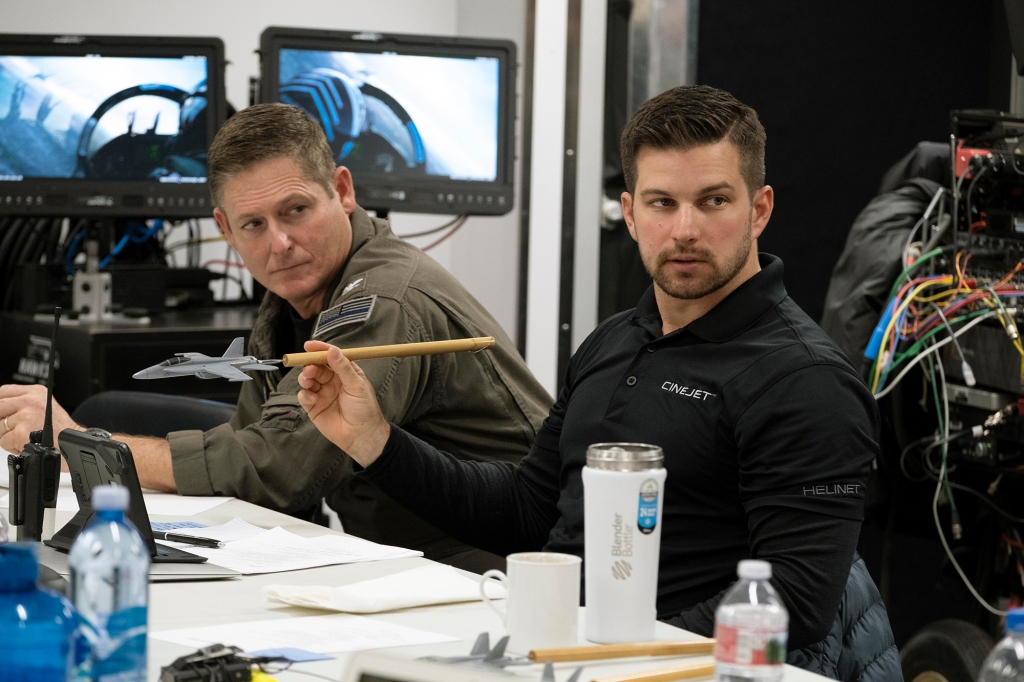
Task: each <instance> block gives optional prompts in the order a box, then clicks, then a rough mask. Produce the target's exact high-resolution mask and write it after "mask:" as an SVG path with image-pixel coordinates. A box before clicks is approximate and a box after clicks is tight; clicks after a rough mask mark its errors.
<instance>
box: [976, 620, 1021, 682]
mask: <svg viewBox="0 0 1024 682" xmlns="http://www.w3.org/2000/svg"><path fill="white" fill-rule="evenodd" d="M1021 680H1024V609H1012V610H1011V611H1010V612H1009V613H1008V614H1006V637H1005V638H1004V639H1003V641H1001V642H999V644H996V646H995V648H994V649H992V653H990V654H989V655H988V658H986V659H985V663H984V664H982V666H981V673H980V674H979V675H978V682H1020V681H1021Z"/></svg>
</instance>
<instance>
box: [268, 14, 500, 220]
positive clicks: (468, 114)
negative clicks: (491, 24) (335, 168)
mask: <svg viewBox="0 0 1024 682" xmlns="http://www.w3.org/2000/svg"><path fill="white" fill-rule="evenodd" d="M260 47H261V58H262V66H261V83H260V89H261V96H260V98H261V101H264V102H283V103H285V104H292V105H295V106H297V107H300V108H301V109H303V110H305V111H306V112H307V113H308V114H309V115H310V116H312V117H313V118H314V119H315V120H316V121H318V122H319V123H320V124H321V125H322V126H323V128H324V132H325V133H326V134H327V140H328V142H329V143H330V145H331V149H332V151H333V152H334V157H335V161H336V162H337V163H338V164H339V165H343V166H346V167H347V168H348V169H349V170H351V171H352V177H353V178H354V180H355V186H356V200H357V201H359V203H360V204H361V205H363V206H365V207H367V208H374V209H377V210H396V211H409V212H418V213H453V214H475V215H501V214H504V213H507V212H508V211H509V210H511V208H512V197H513V194H512V191H513V177H512V176H513V171H512V164H513V157H514V153H515V151H514V147H515V140H514V125H515V63H516V49H515V44H514V43H512V42H509V41H505V40H483V39H470V38H452V37H441V36H415V35H398V34H388V35H384V34H380V33H366V32H364V33H349V32H339V31H318V30H307V29H295V28H279V27H271V28H268V29H267V30H265V31H264V32H263V35H262V37H261V41H260Z"/></svg>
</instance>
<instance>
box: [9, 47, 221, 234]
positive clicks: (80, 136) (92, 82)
mask: <svg viewBox="0 0 1024 682" xmlns="http://www.w3.org/2000/svg"><path fill="white" fill-rule="evenodd" d="M223 75H224V45H223V43H222V42H221V40H220V39H219V38H166V37H152V36H145V37H142V36H139V37H125V36H117V37H111V36H68V35H64V36H50V35H10V34H0V214H17V215H54V216H79V215H104V216H131V217H154V218H188V217H203V216H208V215H210V213H211V212H212V207H211V206H210V197H209V190H208V188H207V185H206V151H207V147H208V146H209V144H210V142H211V140H212V139H213V136H214V134H215V133H216V132H217V128H218V127H219V126H220V125H221V123H223V121H224V112H225V107H226V100H225V97H224V78H223Z"/></svg>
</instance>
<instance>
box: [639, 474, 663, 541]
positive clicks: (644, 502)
mask: <svg viewBox="0 0 1024 682" xmlns="http://www.w3.org/2000/svg"><path fill="white" fill-rule="evenodd" d="M636 525H637V526H638V527H639V528H640V532H641V533H643V534H644V535H649V534H651V533H653V532H654V529H655V528H656V527H657V525H658V482H657V481H656V480H654V479H653V478H648V479H647V480H646V481H644V482H643V483H641V484H640V506H639V508H638V509H637V514H636Z"/></svg>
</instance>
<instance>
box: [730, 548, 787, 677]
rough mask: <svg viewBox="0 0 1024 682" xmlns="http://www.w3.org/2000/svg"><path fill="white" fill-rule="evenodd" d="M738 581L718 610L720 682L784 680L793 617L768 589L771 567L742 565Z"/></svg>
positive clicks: (750, 562) (764, 563)
mask: <svg viewBox="0 0 1024 682" xmlns="http://www.w3.org/2000/svg"><path fill="white" fill-rule="evenodd" d="M736 573H737V575H739V578H740V579H739V580H738V581H736V583H735V584H734V585H733V586H732V587H731V588H729V591H728V592H726V593H725V596H724V597H722V601H721V603H720V604H719V605H718V610H717V611H715V640H716V644H715V680H717V681H718V682H754V681H756V682H777V681H778V680H781V679H782V669H783V664H784V663H785V662H786V640H787V639H788V637H789V613H787V612H786V607H785V606H783V604H782V600H780V599H779V595H778V593H776V592H775V589H774V588H773V587H772V586H771V584H769V582H768V580H769V579H770V578H771V577H772V565H771V564H770V563H768V562H767V561H756V560H747V561H741V562H740V563H739V566H738V567H737V569H736Z"/></svg>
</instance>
